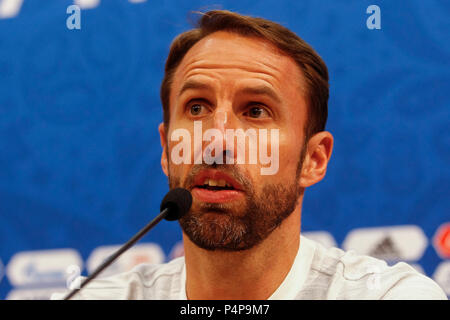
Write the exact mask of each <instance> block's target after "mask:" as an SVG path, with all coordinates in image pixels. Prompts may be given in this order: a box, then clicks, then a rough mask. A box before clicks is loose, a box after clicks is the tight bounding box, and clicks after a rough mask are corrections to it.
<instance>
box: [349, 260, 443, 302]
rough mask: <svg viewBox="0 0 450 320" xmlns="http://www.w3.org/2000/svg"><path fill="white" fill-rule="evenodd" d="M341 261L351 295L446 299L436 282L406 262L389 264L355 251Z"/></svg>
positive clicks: (405, 298) (366, 297) (387, 298)
mask: <svg viewBox="0 0 450 320" xmlns="http://www.w3.org/2000/svg"><path fill="white" fill-rule="evenodd" d="M340 261H341V262H342V266H343V268H342V276H343V278H344V279H345V281H344V282H345V283H346V285H344V287H347V290H346V291H347V293H350V292H352V293H353V297H351V298H353V299H382V300H408V299H414V300H447V296H446V295H445V293H444V291H443V290H442V289H441V288H440V287H439V285H437V284H436V282H434V281H433V280H432V279H430V278H429V277H427V276H425V275H423V274H421V273H420V272H418V271H417V270H416V269H414V268H413V267H412V266H410V265H409V264H407V263H405V262H398V263H396V264H394V265H392V266H390V265H388V264H387V263H386V262H385V261H383V260H380V259H376V258H373V257H370V256H364V255H357V254H356V253H354V252H346V253H345V254H344V255H343V256H342V257H341V259H340Z"/></svg>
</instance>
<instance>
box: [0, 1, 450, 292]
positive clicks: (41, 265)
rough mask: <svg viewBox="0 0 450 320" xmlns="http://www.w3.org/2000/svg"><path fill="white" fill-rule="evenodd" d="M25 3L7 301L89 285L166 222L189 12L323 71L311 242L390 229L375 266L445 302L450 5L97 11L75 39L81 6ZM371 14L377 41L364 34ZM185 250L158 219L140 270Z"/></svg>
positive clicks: (8, 40) (1, 279)
mask: <svg viewBox="0 0 450 320" xmlns="http://www.w3.org/2000/svg"><path fill="white" fill-rule="evenodd" d="M21 2H22V1H14V0H13V1H10V0H9V1H8V0H6V1H5V0H3V1H1V0H0V298H2V299H4V298H7V297H8V298H11V299H12V298H45V297H46V296H47V295H48V292H49V291H54V288H57V287H59V288H61V287H64V286H65V279H66V278H65V277H64V276H63V275H64V272H66V271H67V270H66V269H65V267H66V265H65V264H64V263H65V262H67V264H69V262H71V263H72V262H74V261H77V259H78V260H80V261H81V262H80V263H81V268H82V270H81V271H82V272H83V274H86V273H87V272H88V271H89V270H88V269H89V263H92V264H95V263H94V262H93V260H95V259H94V258H92V253H93V251H94V250H95V249H96V248H98V247H99V246H104V245H117V244H120V243H123V242H125V241H126V240H127V239H128V238H129V237H130V236H131V235H133V234H134V233H135V232H136V231H138V230H139V229H140V228H141V227H142V226H143V225H144V224H145V223H146V222H147V221H148V220H149V219H150V218H151V217H153V216H154V215H155V214H156V213H157V212H158V208H159V203H160V200H161V198H162V197H163V195H164V194H165V193H166V192H167V190H168V185H167V180H166V177H165V176H164V175H163V173H162V171H161V168H160V153H161V147H160V144H159V135H158V131H157V126H158V124H159V123H160V122H161V119H162V112H161V104H160V100H159V86H160V81H161V79H162V77H163V67H164V62H165V58H166V56H167V53H168V49H169V45H170V43H171V40H172V39H173V38H174V37H175V36H176V35H177V34H179V33H181V32H183V31H185V30H187V29H189V28H190V26H191V25H190V23H189V19H192V15H191V14H190V13H189V12H190V11H191V10H203V11H205V10H206V9H213V8H222V9H228V10H233V11H237V12H239V13H243V14H250V15H256V16H262V17H264V18H268V19H271V20H274V21H276V22H279V23H281V24H283V25H284V26H286V27H288V28H290V29H291V30H293V31H295V32H296V33H297V34H298V35H300V36H301V37H302V38H303V39H304V40H306V41H307V42H308V43H310V44H311V45H312V46H313V47H314V48H315V49H316V50H317V52H318V53H319V54H320V55H321V56H322V57H323V59H324V60H325V62H326V63H327V65H328V68H329V72H330V100H329V120H328V126H327V129H328V130H329V131H331V132H332V133H333V135H334V136H335V149H334V153H333V156H332V159H331V163H330V165H329V170H328V173H327V176H326V178H325V179H324V181H322V182H320V183H319V184H318V185H316V186H313V187H311V188H310V189H308V190H307V191H306V194H305V201H304V209H303V220H302V228H303V230H304V231H305V232H306V231H324V232H328V233H322V234H321V235H322V236H323V235H324V234H325V235H327V236H328V240H330V239H331V240H330V241H331V242H333V241H334V243H335V245H337V246H340V247H344V248H346V249H348V248H352V245H346V244H345V240H346V237H348V235H349V233H350V232H352V231H355V230H360V229H361V230H360V231H361V232H362V233H364V232H365V231H367V232H369V231H370V230H381V231H380V232H381V233H380V234H382V236H374V239H375V238H376V239H375V240H374V241H378V242H380V241H381V242H380V243H378V249H377V250H378V251H376V250H375V249H376V248H375V247H374V246H375V245H376V244H374V245H373V246H372V247H373V248H372V249H373V250H372V251H371V252H372V254H374V255H377V254H381V256H382V257H383V253H384V254H387V256H386V255H385V257H388V258H390V259H391V260H402V259H407V260H408V259H409V260H411V261H410V262H411V263H414V264H415V265H418V266H420V267H418V268H419V269H421V271H422V272H424V273H425V274H427V275H428V276H430V277H435V278H436V280H438V281H440V284H441V286H443V287H446V286H447V287H446V290H447V292H449V291H448V290H449V288H450V268H449V260H448V252H447V251H446V250H447V249H448V248H447V249H446V248H445V244H447V246H450V245H449V243H450V241H448V240H450V239H447V238H445V237H447V233H446V230H447V229H446V225H444V224H445V223H446V222H449V221H450V206H449V204H450V201H449V198H450V197H449V195H450V194H449V190H450V169H449V161H450V137H449V127H450V125H449V115H450V114H449V109H450V102H449V101H450V100H449V98H448V93H449V92H450V42H449V41H448V40H449V37H448V35H449V34H450V20H449V18H448V17H449V16H450V2H449V1H446V0H433V1H432V0H429V1H381V0H373V1H361V0H354V1H335V0H327V1H304V0H293V1H280V0H277V1H254V0H252V1H249V0H240V1H231V0H230V1H220V0H219V1H193V0H189V1H142V2H139V3H133V2H138V1H125V0H124V1H112V0H102V1H100V2H98V1H91V3H93V4H94V5H93V6H92V8H90V9H82V11H81V29H80V30H76V29H74V30H69V29H68V28H67V27H66V20H67V18H68V17H69V14H67V13H66V9H67V7H68V6H69V5H71V4H73V1H69V0H64V1H63V0H53V1H50V0H46V1H37V0H25V1H23V2H22V3H21ZM82 2H85V3H88V2H89V1H80V2H79V3H82ZM95 2H98V3H97V4H95ZM7 3H10V4H11V3H16V7H17V8H16V11H17V12H16V13H11V12H10V11H9V12H10V13H9V16H8V12H7V10H6V9H5V8H6V5H7ZM17 4H18V5H17ZM20 4H21V5H20ZM372 4H375V5H378V6H379V7H380V9H381V29H374V30H370V29H368V27H367V25H366V20H367V19H368V18H369V16H370V14H368V13H366V9H367V7H368V6H369V5H372ZM2 5H3V17H2ZM5 12H6V13H5ZM392 226H395V227H399V228H400V229H401V228H402V226H414V228H415V229H412V230H413V231H411V234H414V237H415V239H416V240H414V241H416V242H417V244H416V242H414V244H412V243H411V244H410V245H411V246H414V247H420V248H422V247H423V248H422V249H418V251H420V252H418V253H416V254H412V255H409V256H408V255H407V254H406V253H405V255H404V256H402V250H403V249H401V248H403V247H405V244H404V243H403V244H402V243H401V241H402V240H401V239H402V238H401V237H400V236H398V237H397V236H396V235H395V228H394V229H392V228H389V227H392ZM375 227H376V228H378V229H372V228H375ZM439 227H441V229H440V232H438V228H439ZM380 228H381V229H380ZM392 230H394V231H392ZM408 230H409V229H408ZM414 230H415V231H414ZM391 231H392V232H394V233H393V234H390V232H391ZM316 235H318V234H316ZM319 235H320V234H319ZM330 235H332V236H330ZM311 236H313V234H312V235H311ZM443 237H444V238H443ZM325 238H326V237H325ZM325 238H324V237H322V238H320V239H322V241H325V240H324V239H325ZM442 239H444V240H442ZM445 239H447V240H445ZM179 240H181V231H180V228H179V226H178V224H176V223H164V224H163V225H160V226H158V227H157V228H156V229H154V230H153V232H152V233H151V234H149V235H147V236H146V237H145V238H144V239H143V240H142V242H143V243H147V244H148V243H155V244H156V245H157V246H155V248H156V249H155V248H153V249H155V250H153V251H154V252H153V253H152V254H153V256H152V257H148V256H145V254H143V253H141V255H140V256H138V257H137V258H136V257H135V259H136V261H144V260H147V261H149V260H152V259H153V261H161V260H164V261H167V260H169V259H170V258H171V257H173V256H176V255H177V253H176V252H175V251H176V250H175V251H174V246H175V245H176V244H177V243H178V241H179ZM367 241H369V240H367ZM396 241H397V242H398V243H397V242H396ZM353 242H354V241H353ZM356 242H358V241H356ZM439 243H441V244H443V245H444V248H440V247H439ZM368 245H369V244H368ZM407 245H408V244H407ZM407 245H406V247H407ZM158 246H159V247H158ZM383 246H384V247H383ZM402 246H403V247H402ZM394 247H395V248H396V250H394V249H395V248H394ZM158 248H160V249H159V250H160V251H159V256H158ZM380 248H381V249H380ZM383 248H384V249H383ZM393 248H394V249H393ZM56 249H64V250H65V251H64V250H63V251H61V250H59V251H58V250H56ZM69 249H70V250H69ZM179 249H180V248H179V247H178V250H179ZM382 249H383V250H384V251H383V250H382ZM380 250H381V251H380ZM389 250H390V251H389ZM405 250H406V251H407V250H408V249H405ZM439 250H441V251H439ZM155 252H156V253H155ZM177 252H178V251H177ZM380 252H381V253H380ZM363 253H367V252H363ZM369 253H370V252H369ZM64 254H68V255H69V258H64V259H63V260H64V261H62V262H61V261H60V262H58V261H57V260H58V257H66V256H65V255H64ZM389 254H390V255H389ZM58 255H59V256H58ZM100 256H101V254H100ZM405 256H407V257H406V258H405ZM90 257H91V258H92V259H91V261H90V260H89V259H90ZM408 257H412V258H408ZM46 259H47V260H46ZM55 259H56V260H55ZM61 259H62V258H61ZM98 259H100V260H101V259H103V258H102V257H100V258H98ZM139 259H140V260H139ZM55 261H56V262H55ZM80 263H78V264H80ZM439 266H440V270H439V272H437V269H438V267H439Z"/></svg>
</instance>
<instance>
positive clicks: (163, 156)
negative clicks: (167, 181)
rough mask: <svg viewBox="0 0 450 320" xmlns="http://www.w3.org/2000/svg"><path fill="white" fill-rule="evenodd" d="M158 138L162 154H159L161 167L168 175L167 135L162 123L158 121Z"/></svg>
mask: <svg viewBox="0 0 450 320" xmlns="http://www.w3.org/2000/svg"><path fill="white" fill-rule="evenodd" d="M158 130H159V138H160V140H161V146H162V154H161V168H162V170H163V172H164V174H165V175H166V176H169V167H168V159H167V137H166V130H165V129H164V123H162V122H161V123H160V124H159V127H158Z"/></svg>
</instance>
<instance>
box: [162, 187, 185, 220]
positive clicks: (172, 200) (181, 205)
mask: <svg viewBox="0 0 450 320" xmlns="http://www.w3.org/2000/svg"><path fill="white" fill-rule="evenodd" d="M191 205H192V195H191V193H190V192H189V191H188V190H186V189H183V188H175V189H172V190H170V191H169V192H168V193H167V194H166V196H165V197H164V199H163V200H162V201H161V206H160V210H161V211H163V210H164V209H166V208H168V209H169V213H168V214H167V215H166V217H165V219H166V220H168V221H174V220H178V219H180V218H181V217H182V216H183V215H185V214H186V213H187V212H188V211H189V209H190V208H191Z"/></svg>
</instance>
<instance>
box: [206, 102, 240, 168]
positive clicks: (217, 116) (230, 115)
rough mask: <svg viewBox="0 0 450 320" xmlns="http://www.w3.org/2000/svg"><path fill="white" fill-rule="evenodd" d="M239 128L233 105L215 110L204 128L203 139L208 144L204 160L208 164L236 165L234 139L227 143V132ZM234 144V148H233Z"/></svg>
mask: <svg viewBox="0 0 450 320" xmlns="http://www.w3.org/2000/svg"><path fill="white" fill-rule="evenodd" d="M238 128H239V120H238V119H237V117H236V115H235V114H234V111H233V108H232V107H231V105H229V107H226V105H225V104H223V105H222V106H219V107H218V108H216V109H215V110H214V113H213V115H212V117H211V118H210V119H208V120H207V121H206V123H205V126H204V128H203V130H204V132H203V138H204V140H207V141H210V142H209V143H208V142H207V143H206V145H205V148H204V150H203V156H204V157H203V159H204V161H205V162H206V163H208V164H213V163H216V164H225V163H234V160H235V153H236V152H235V149H236V148H234V138H233V140H231V139H230V141H228V142H227V131H228V132H230V131H229V130H230V129H231V130H232V131H234V130H236V129H238ZM230 144H232V145H233V146H231V145H230Z"/></svg>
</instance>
